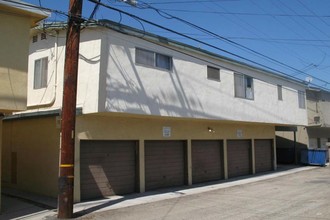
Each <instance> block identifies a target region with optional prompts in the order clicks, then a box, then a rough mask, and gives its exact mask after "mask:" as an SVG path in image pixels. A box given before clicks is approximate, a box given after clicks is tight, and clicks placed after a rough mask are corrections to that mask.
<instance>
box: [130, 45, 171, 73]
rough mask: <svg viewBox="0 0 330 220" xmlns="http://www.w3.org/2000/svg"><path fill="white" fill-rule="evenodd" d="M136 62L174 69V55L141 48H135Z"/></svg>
mask: <svg viewBox="0 0 330 220" xmlns="http://www.w3.org/2000/svg"><path fill="white" fill-rule="evenodd" d="M135 63H136V64H141V65H146V66H150V67H157V68H161V69H167V70H172V57H170V56H167V55H164V54H159V53H155V52H152V51H149V50H144V49H140V48H136V50H135Z"/></svg>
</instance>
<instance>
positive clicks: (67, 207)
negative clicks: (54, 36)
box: [57, 0, 82, 219]
mask: <svg viewBox="0 0 330 220" xmlns="http://www.w3.org/2000/svg"><path fill="white" fill-rule="evenodd" d="M81 12H82V0H70V6H69V18H68V30H67V35H66V51H65V63H64V88H63V103H62V121H61V149H60V171H59V172H60V173H59V181H58V184H59V194H58V215H57V217H58V218H60V219H63V218H72V217H73V183H74V145H75V143H74V142H75V125H76V99H77V98H76V94H77V78H78V60H79V41H80V24H81V22H82V19H81Z"/></svg>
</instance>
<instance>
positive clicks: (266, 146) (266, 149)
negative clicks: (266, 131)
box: [255, 139, 273, 173]
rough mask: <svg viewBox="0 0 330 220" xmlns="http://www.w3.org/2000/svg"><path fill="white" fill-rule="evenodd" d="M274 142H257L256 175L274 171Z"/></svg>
mask: <svg viewBox="0 0 330 220" xmlns="http://www.w3.org/2000/svg"><path fill="white" fill-rule="evenodd" d="M272 146H273V140H271V139H269V140H255V166H256V173H260V172H266V171H271V170H273V147H272Z"/></svg>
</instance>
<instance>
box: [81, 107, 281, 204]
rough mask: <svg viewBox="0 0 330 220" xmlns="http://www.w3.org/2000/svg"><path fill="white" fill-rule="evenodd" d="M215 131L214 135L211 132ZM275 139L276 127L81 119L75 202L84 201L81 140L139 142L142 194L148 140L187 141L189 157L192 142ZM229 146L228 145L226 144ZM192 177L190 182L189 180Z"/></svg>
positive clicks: (107, 116)
mask: <svg viewBox="0 0 330 220" xmlns="http://www.w3.org/2000/svg"><path fill="white" fill-rule="evenodd" d="M163 127H170V128H171V137H166V138H165V137H163ZM208 127H211V128H212V129H214V131H215V132H214V133H210V132H209V131H208ZM238 130H240V131H242V134H243V136H242V137H241V139H252V140H253V139H275V128H274V126H273V125H262V124H242V123H229V122H220V121H209V120H191V119H177V118H168V117H137V116H131V115H127V114H111V113H104V114H103V115H101V114H93V115H84V116H80V117H78V118H77V130H76V148H75V157H76V161H75V192H74V193H75V201H80V141H81V140H136V141H139V147H140V164H139V166H140V173H139V174H140V191H144V184H145V183H144V162H143V161H144V155H143V152H144V140H185V141H187V147H188V154H189V152H190V149H191V140H201V139H205V140H210V139H217V140H229V139H238V137H237V131H238ZM225 146H226V144H225ZM187 163H188V182H190V183H191V160H190V157H189V156H188V161H187ZM189 176H190V179H189Z"/></svg>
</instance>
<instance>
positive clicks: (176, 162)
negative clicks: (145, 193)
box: [145, 141, 185, 190]
mask: <svg viewBox="0 0 330 220" xmlns="http://www.w3.org/2000/svg"><path fill="white" fill-rule="evenodd" d="M184 145H185V144H184V142H183V141H146V143H145V178H146V190H152V189H157V188H163V187H171V186H181V185H184V169H185V168H184V167H185V162H184V152H185V151H184Z"/></svg>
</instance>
